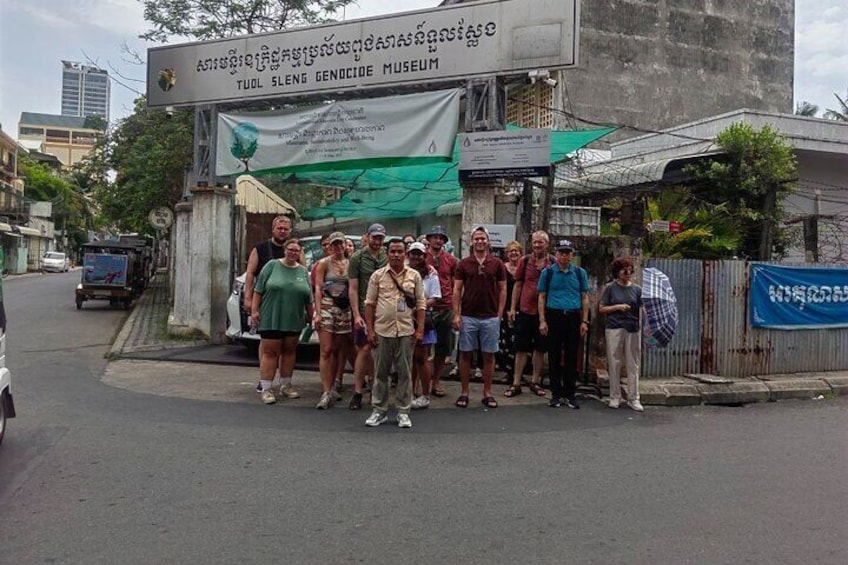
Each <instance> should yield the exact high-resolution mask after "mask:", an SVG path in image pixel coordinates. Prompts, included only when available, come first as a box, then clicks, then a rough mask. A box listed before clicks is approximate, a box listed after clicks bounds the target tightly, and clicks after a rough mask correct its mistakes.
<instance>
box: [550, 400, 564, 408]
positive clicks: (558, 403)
mask: <svg viewBox="0 0 848 565" xmlns="http://www.w3.org/2000/svg"><path fill="white" fill-rule="evenodd" d="M563 402H564V401H563V399H562V398H551V399H550V400H549V401H548V406H549V407H550V408H562V404H563Z"/></svg>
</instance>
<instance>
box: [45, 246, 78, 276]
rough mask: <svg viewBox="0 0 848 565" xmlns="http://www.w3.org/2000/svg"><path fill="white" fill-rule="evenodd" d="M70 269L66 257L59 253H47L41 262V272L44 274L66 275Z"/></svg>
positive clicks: (69, 263)
mask: <svg viewBox="0 0 848 565" xmlns="http://www.w3.org/2000/svg"><path fill="white" fill-rule="evenodd" d="M70 268H71V262H70V261H69V260H68V256H67V255H65V254H64V253H60V252H59V251H48V252H47V253H45V254H44V257H43V258H42V260H41V270H42V271H44V272H45V273H46V272H48V271H49V272H53V273H67V272H68V270H69V269H70Z"/></svg>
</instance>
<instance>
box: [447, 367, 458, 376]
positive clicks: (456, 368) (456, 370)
mask: <svg viewBox="0 0 848 565" xmlns="http://www.w3.org/2000/svg"><path fill="white" fill-rule="evenodd" d="M448 376H449V377H458V376H459V365H454V366H453V368H452V369H451V370H450V372H449V373H448Z"/></svg>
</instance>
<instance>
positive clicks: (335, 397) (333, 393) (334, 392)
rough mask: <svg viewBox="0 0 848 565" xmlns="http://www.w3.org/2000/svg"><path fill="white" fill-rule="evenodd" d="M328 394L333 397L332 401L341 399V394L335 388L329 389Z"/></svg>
mask: <svg viewBox="0 0 848 565" xmlns="http://www.w3.org/2000/svg"><path fill="white" fill-rule="evenodd" d="M330 396H331V397H333V402H338V401H339V400H341V399H342V395H341V394H339V392H338V391H337V390H336V389H332V390H331V391H330Z"/></svg>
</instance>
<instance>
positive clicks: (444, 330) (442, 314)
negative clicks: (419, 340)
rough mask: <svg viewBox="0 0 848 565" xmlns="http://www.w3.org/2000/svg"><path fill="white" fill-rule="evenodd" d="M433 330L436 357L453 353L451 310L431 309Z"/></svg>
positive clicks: (443, 356)
mask: <svg viewBox="0 0 848 565" xmlns="http://www.w3.org/2000/svg"><path fill="white" fill-rule="evenodd" d="M433 331H435V332H436V341H435V342H434V343H435V344H436V348H435V349H436V353H435V355H436V357H437V358H438V357H441V358H442V359H444V358H445V357H447V356H448V355H452V354H453V310H434V311H433Z"/></svg>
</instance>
